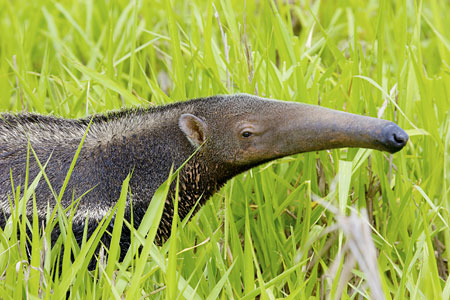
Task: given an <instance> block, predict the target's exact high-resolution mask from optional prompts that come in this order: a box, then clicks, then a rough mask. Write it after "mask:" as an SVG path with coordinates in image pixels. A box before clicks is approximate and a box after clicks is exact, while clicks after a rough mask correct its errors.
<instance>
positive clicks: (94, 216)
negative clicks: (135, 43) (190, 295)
mask: <svg viewBox="0 0 450 300" xmlns="http://www.w3.org/2000/svg"><path fill="white" fill-rule="evenodd" d="M288 103H289V102H283V101H269V100H263V99H261V98H258V97H254V96H250V95H244V94H241V95H233V96H213V97H209V98H203V99H196V100H191V101H187V102H180V103H175V104H169V105H166V106H161V107H154V108H153V107H152V108H137V109H125V110H121V111H118V112H111V113H108V114H106V115H95V116H92V117H87V118H84V119H79V120H69V119H63V118H58V117H53V116H41V115H36V114H19V115H12V114H2V115H1V118H0V226H1V227H2V228H3V227H4V226H5V222H6V220H7V219H8V217H9V216H10V212H11V206H10V200H9V199H11V198H12V196H11V195H12V191H11V180H10V178H11V177H12V178H13V180H14V186H18V185H21V186H22V187H23V184H24V181H25V172H26V165H27V147H28V143H29V144H30V145H31V147H32V148H33V149H34V151H35V152H36V154H37V156H38V158H39V161H40V162H41V163H42V164H45V162H47V160H48V165H47V167H46V169H45V172H46V175H47V176H48V179H49V181H50V182H51V184H52V187H53V189H54V191H56V193H58V192H59V190H60V189H61V187H62V184H63V182H64V179H65V177H66V174H67V172H68V170H69V167H70V164H71V163H72V160H73V158H74V154H75V152H76V150H77V148H78V147H79V145H80V142H81V140H82V137H83V135H84V134H85V133H86V131H87V127H88V125H89V123H90V122H91V125H90V128H89V130H88V133H87V136H86V139H85V141H84V144H83V146H82V148H81V152H80V154H79V157H78V160H77V162H76V165H75V168H74V170H73V172H72V174H71V177H70V180H69V182H68V186H67V188H66V190H65V193H64V195H63V197H62V206H63V207H68V206H70V205H71V203H72V200H73V199H77V198H79V197H81V196H82V198H81V200H80V201H79V204H78V207H77V209H76V212H75V215H74V217H73V225H72V228H73V232H74V234H75V236H76V238H77V240H78V242H79V243H81V238H82V235H83V230H84V227H85V224H84V222H85V220H86V216H87V215H88V214H89V222H90V223H89V226H88V230H89V232H88V234H91V233H92V232H93V230H94V229H95V228H96V225H97V224H98V221H99V220H101V219H102V218H104V217H105V215H106V214H107V212H108V211H109V210H110V209H111V208H112V207H113V206H114V205H115V203H116V201H117V200H118V198H119V195H120V191H121V186H122V183H123V181H124V179H125V178H126V177H127V175H128V174H130V173H132V177H131V180H130V189H131V194H132V197H131V199H132V201H133V203H132V213H133V220H134V226H135V228H137V227H138V225H139V224H140V222H141V220H142V217H143V216H144V213H145V212H146V210H147V208H148V206H149V203H150V200H151V198H152V196H153V194H154V192H155V190H156V189H157V188H158V187H159V186H160V185H161V184H162V183H163V182H164V181H165V180H166V179H167V177H168V175H169V171H170V169H171V167H172V166H173V167H174V168H175V169H176V168H178V167H179V166H181V165H182V164H183V163H184V162H185V161H186V160H187V159H188V158H189V157H190V156H191V155H192V154H193V153H194V152H195V151H196V149H197V148H198V146H199V145H201V144H203V145H202V146H201V147H200V149H199V151H198V152H197V153H196V154H195V155H194V156H193V158H192V159H190V160H189V161H188V163H187V164H186V165H185V167H184V168H183V169H182V171H181V172H180V176H179V187H180V192H179V215H180V218H182V219H183V218H184V217H185V216H186V215H187V214H188V212H189V211H190V210H191V209H192V208H193V207H194V205H195V203H196V202H197V200H198V199H199V198H201V200H200V204H202V203H203V202H204V201H206V200H207V199H208V198H209V197H210V196H211V195H212V194H213V193H215V192H216V191H217V190H218V189H220V187H221V186H222V185H223V184H224V183H225V182H226V181H227V180H229V179H230V178H232V177H233V176H235V175H237V174H239V173H241V172H243V171H245V170H248V169H250V168H252V167H254V166H256V165H259V164H261V163H264V162H266V161H270V160H272V159H276V158H278V157H282V156H285V155H290V154H293V153H299V152H305V151H311V150H320V149H326V148H336V147H340V146H367V147H371V148H374V149H381V150H386V149H387V150H388V151H391V150H392V149H393V148H383V147H384V146H380V145H379V141H376V142H377V143H375V144H374V146H372V144H367V143H369V142H370V143H371V142H372V141H371V140H370V141H369V142H367V141H366V140H367V139H368V138H367V137H366V136H363V135H364V134H365V130H366V129H361V131H362V132H363V134H360V135H358V137H357V138H355V139H353V138H349V137H342V138H341V132H339V131H337V129H335V128H334V127H335V126H332V127H331V129H326V128H325V127H324V126H325V125H323V124H321V123H319V124H318V125H314V126H315V127H313V125H309V124H313V123H314V122H316V119H317V120H320V118H319V117H318V116H316V117H315V119H312V116H313V115H314V114H315V113H310V112H309V111H307V112H305V113H304V114H303V115H302V117H303V118H305V120H307V121H305V124H303V123H299V124H300V125H299V126H300V127H299V129H298V130H303V133H302V134H304V135H305V140H308V141H306V142H305V145H302V147H298V149H297V148H296V149H293V150H292V149H289V150H286V151H284V150H283V147H286V148H289V147H292V144H295V142H296V141H295V142H294V141H290V140H289V134H288V133H289V132H288V131H286V130H287V129H286V130H284V129H283V130H284V131H280V132H277V133H275V134H272V135H268V134H267V130H266V129H264V130H262V129H261V132H260V133H258V132H256V133H255V136H258V137H261V138H264V139H265V141H266V142H264V143H265V144H268V145H269V146H270V148H271V149H270V151H271V152H270V151H269V152H270V153H269V152H267V151H268V150H267V149H263V148H262V147H261V145H259V144H255V143H254V142H248V141H246V140H245V139H246V138H247V135H248V134H249V133H248V132H246V130H247V131H252V130H253V129H255V128H256V129H255V130H256V131H257V130H258V128H260V127H261V126H263V125H264V124H266V123H271V125H273V126H276V127H280V126H284V127H289V128H291V127H292V125H291V123H287V121H286V122H285V121H283V120H285V119H286V118H288V116H289V112H290V111H292V107H291V106H289V105H294V104H292V103H291V104H288ZM295 105H298V104H295ZM295 107H296V106H295ZM301 109H303V108H301ZM307 109H311V108H310V107H309V106H308V108H307ZM314 109H315V108H314ZM329 112H332V111H331V110H327V113H329ZM327 113H326V114H327ZM318 114H319V113H318ZM326 114H325V115H326ZM330 114H331V113H330ZM333 114H334V112H333ZM347 115H350V114H347ZM255 116H256V117H257V118H256V119H258V118H259V119H261V118H263V117H264V118H268V119H267V120H263V121H264V122H265V123H264V122H262V123H261V124H262V125H261V124H259V125H258V124H256V125H254V124H253V125H252V124H250V125H245V124H244V125H242V126H244V127H245V126H247V127H248V128H249V129H245V128H244V129H240V127H236V126H235V124H238V125H239V124H241V123H242V122H244V121H245V122H247V121H248V122H251V121H252V120H253V119H254V118H255ZM332 116H333V117H331V118H328V119H327V122H331V121H330V120H332V118H334V115H332ZM339 116H341V114H340V115H339ZM351 116H352V117H348V116H346V118H350V119H351V120H353V119H352V118H357V117H353V116H354V115H351ZM308 118H309V119H308ZM324 118H326V116H324ZM359 118H364V117H359ZM372 120H374V121H371V122H374V124H375V123H376V126H375V125H374V126H375V127H377V130H378V127H380V126H381V125H380V124H381V122H385V123H386V124H388V123H389V126H396V125H392V123H390V122H387V121H382V120H375V119H372ZM245 122H244V123H245ZM283 122H285V123H283ZM317 122H318V121H317ZM358 122H361V123H364V122H365V119H361V120H359V119H358ZM341 123H345V122H344V121H342V122H341ZM347 123H348V124H347ZM347 123H345V126H347V127H350V126H353V123H354V122H353V121H351V122H347ZM356 123H357V122H356ZM277 124H280V125H277ZM382 125H383V126H384V125H385V124H384V123H382ZM239 126H241V125H239ZM249 126H250V127H249ZM264 126H265V125H264ZM347 127H346V128H345V130H349V129H347ZM236 128H237V129H236ZM352 128H353V127H352ZM396 128H398V127H396ZM396 128H395V130H397V129H396ZM235 129H236V130H243V132H242V135H241V136H240V137H236V135H235V131H236V130H235ZM289 130H294V129H289ZM298 130H297V131H298ZM326 130H328V131H329V132H330V134H334V132H335V131H336V132H337V133H338V134H340V135H339V137H340V139H342V140H343V142H342V143H340V142H339V141H338V142H336V139H330V138H327V137H325V136H324V137H323V138H321V139H320V140H319V138H320V136H321V132H326ZM352 130H353V129H352ZM358 130H359V129H358ZM398 130H400V131H401V129H400V128H398ZM398 130H397V131H398ZM367 131H368V130H367ZM400 131H398V132H400ZM398 132H396V134H397V137H396V138H397V140H398V136H401V132H400V134H399V133H398ZM239 134H240V133H239ZM250 134H252V132H250ZM405 135H406V134H405ZM333 136H334V135H333ZM349 136H350V135H349ZM240 138H242V140H241V139H240ZM401 138H402V139H404V143H406V140H407V135H406V137H405V136H401ZM284 140H286V141H284ZM360 140H361V141H363V140H364V141H363V142H361V143H360ZM245 143H247V144H245ZM404 143H403V145H401V147H403V146H404ZM244 144H245V149H244V148H243V146H242V145H244ZM391 144H392V142H391ZM389 147H393V146H392V145H390V146H389ZM401 147H400V146H399V147H397V148H398V149H397V148H395V149H393V150H392V152H394V151H397V150H399V149H401ZM272 148H273V149H272ZM250 150H251V151H250ZM249 151H250V152H251V153H250V154H249ZM39 172H40V168H39V167H38V164H37V163H36V161H35V159H34V156H33V155H32V154H31V155H30V161H29V178H30V180H29V182H31V181H32V180H33V179H34V178H35V177H36V176H37V175H38V173H39ZM35 194H36V200H37V211H38V215H39V218H40V221H43V220H45V219H46V213H47V209H48V208H47V207H48V206H50V209H53V207H54V204H55V199H54V196H53V195H52V194H51V191H50V189H49V187H48V185H47V183H46V182H45V181H44V179H43V178H41V180H40V182H39V185H38V186H37V188H36V190H35ZM173 195H174V188H173V187H172V188H171V190H170V192H169V197H168V199H167V201H166V204H165V208H164V212H163V216H162V220H161V223H160V226H159V230H158V233H157V237H156V240H157V242H158V243H161V242H162V241H163V240H165V239H166V238H167V237H168V236H169V235H170V227H171V223H172V216H173V204H172V196H173ZM26 211H27V214H28V217H30V216H32V211H33V209H32V201H28V203H27V210H26ZM125 218H126V219H127V220H131V210H130V203H129V201H128V203H127V207H126V212H125ZM113 224H114V222H111V226H110V228H108V230H109V231H110V232H112V226H113ZM57 236H58V231H57V230H55V232H54V233H53V235H52V240H53V241H54V240H55V239H56V238H57ZM103 242H104V243H105V244H106V246H108V244H109V240H108V238H107V237H106V238H103ZM128 246H129V231H128V230H127V228H124V230H123V233H122V240H121V257H123V255H124V254H125V253H126V251H127V249H128Z"/></svg>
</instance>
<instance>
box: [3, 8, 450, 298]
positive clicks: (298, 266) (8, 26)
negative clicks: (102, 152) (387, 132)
mask: <svg viewBox="0 0 450 300" xmlns="http://www.w3.org/2000/svg"><path fill="white" fill-rule="evenodd" d="M448 15H450V3H449V2H448V1H445V0H430V1H423V2H422V1H394V2H391V1H386V0H380V1H303V0H299V1H270V0H269V1H235V0H222V1H203V0H193V1H172V2H170V1H103V0H100V1H93V0H86V1H64V2H62V3H50V2H48V1H42V0H37V1H25V0H14V1H0V30H1V31H0V32H1V35H0V91H2V93H1V95H0V110H1V111H17V112H22V111H33V112H39V113H43V114H55V115H60V116H64V117H70V118H76V117H83V116H86V115H89V114H93V113H99V112H104V111H107V110H112V109H120V108H122V107H124V106H132V105H161V104H165V103H169V102H174V101H182V100H186V99H190V98H196V97H202V96H209V95H214V94H230V93H238V92H245V93H250V94H257V95H260V96H265V97H271V98H276V99H283V100H289V101H299V102H306V103H311V104H320V105H322V106H325V107H330V108H334V109H339V110H345V111H348V112H352V113H358V114H363V115H369V116H373V117H381V118H383V119H388V120H392V121H394V122H396V123H398V124H399V125H400V126H401V127H403V128H405V129H406V130H407V132H408V133H409V134H410V137H411V139H410V142H408V145H407V147H406V148H405V149H404V150H402V151H401V152H399V153H396V154H394V155H390V154H387V153H382V152H377V151H371V150H361V149H343V150H332V151H322V152H319V153H308V154H303V155H297V156H293V157H287V158H283V159H280V160H277V161H275V162H272V163H269V164H266V165H264V166H261V167H259V168H256V169H253V170H251V171H249V172H247V173H245V174H242V175H239V176H238V177H236V178H235V179H233V180H231V181H230V182H229V183H228V184H227V185H226V186H225V187H224V188H223V189H222V190H221V191H220V193H218V194H217V195H215V196H214V197H213V198H212V199H211V200H210V201H208V202H207V203H206V205H205V206H204V207H203V208H202V209H201V210H200V211H199V212H198V213H197V214H196V215H195V216H194V217H192V218H191V220H190V221H189V222H187V220H179V219H177V218H175V220H177V223H175V224H173V229H176V230H173V235H172V237H171V239H170V240H169V241H168V242H167V243H165V244H164V245H163V246H162V247H156V246H154V245H153V238H154V234H155V232H153V231H154V229H152V228H154V227H152V226H151V225H152V220H154V219H156V220H159V216H158V214H157V212H158V211H159V210H158V209H156V210H154V211H153V212H151V213H150V214H151V215H148V216H147V218H146V219H145V221H144V222H143V224H141V228H139V229H138V228H136V229H135V230H133V241H134V244H133V245H134V246H133V247H132V251H130V252H129V254H128V256H127V257H126V258H125V260H124V261H123V262H118V261H117V251H118V247H117V244H113V246H114V245H115V246H114V247H111V249H104V250H103V254H104V256H103V258H102V259H100V260H99V262H98V264H97V267H96V269H95V270H94V271H92V272H89V271H87V264H88V263H89V261H88V260H87V259H86V258H88V257H89V255H93V251H94V248H95V247H94V246H91V245H96V244H97V243H98V241H99V238H97V237H96V236H94V238H93V239H92V240H89V239H88V238H87V237H86V238H85V239H84V241H85V242H84V243H83V245H82V246H81V248H80V247H78V245H76V243H75V239H74V237H73V234H72V233H71V232H70V223H71V222H70V218H71V217H70V214H68V217H67V218H64V216H63V214H57V216H56V217H55V214H52V211H49V222H48V224H47V225H45V226H44V227H43V228H42V224H38V222H37V219H33V220H29V221H26V220H25V219H24V218H21V217H20V215H23V214H24V213H23V209H22V211H21V210H20V209H19V208H23V207H24V206H23V204H20V203H21V201H22V202H25V201H34V197H33V190H34V188H35V183H36V181H35V178H29V179H28V187H27V189H26V190H25V191H24V192H23V193H20V188H19V187H18V186H14V187H13V188H14V190H15V191H16V192H15V197H14V199H11V203H12V204H15V205H16V206H15V207H16V210H15V212H16V213H15V214H14V215H13V218H11V223H10V225H9V226H7V227H6V228H5V229H3V230H2V231H0V232H1V234H0V276H1V277H0V278H1V279H2V280H0V295H2V296H1V297H4V298H15V299H20V298H24V297H27V296H29V297H40V298H53V297H65V295H66V292H67V291H69V293H70V295H71V297H73V298H96V299H98V298H121V297H128V298H130V299H135V298H136V297H144V298H151V299H159V298H168V299H175V298H187V299H207V298H209V299H215V298H221V299H228V298H244V299H253V298H255V297H261V299H275V298H284V297H290V298H291V299H307V298H309V297H313V298H320V297H321V296H322V297H324V296H325V297H330V298H334V297H339V296H342V298H344V299H349V298H361V297H362V298H377V295H378V294H377V292H378V291H376V292H375V291H373V290H374V289H376V287H374V286H373V285H371V284H372V283H373V281H371V280H372V278H373V277H370V276H373V274H371V273H368V272H366V271H365V269H364V267H363V266H362V265H358V264H357V265H354V264H352V259H354V258H355V259H356V256H355V255H357V254H355V252H352V251H350V250H349V245H350V244H351V243H356V245H358V247H363V248H362V249H366V250H367V252H366V253H369V252H370V251H372V250H373V249H372V248H370V243H366V244H367V245H365V244H364V243H363V244H362V245H361V243H359V244H358V242H361V241H362V239H355V238H354V236H353V237H351V236H347V235H346V234H345V232H346V228H345V226H344V225H342V224H344V223H342V222H352V220H353V221H354V222H355V223H350V224H366V225H369V226H370V228H371V230H372V234H371V238H372V240H373V244H374V247H375V248H376V251H375V253H376V255H378V261H377V263H378V270H379V272H377V273H378V274H379V281H380V284H379V288H380V289H381V292H382V294H384V297H385V298H386V299H403V298H412V299H439V298H442V299H449V298H450V281H449V280H448V266H449V265H448V264H449V259H450V257H449V251H448V249H449V247H450V228H449V224H450V215H449V209H450V204H449V199H448V197H449V192H450V185H449V183H450V181H449V178H450V156H449V154H448V153H449V150H450V148H449V142H450V115H449V110H450V33H449V30H448V28H450V19H449V18H448ZM0 134H1V133H0ZM29 155H30V157H31V156H32V155H33V152H32V149H31V148H30V152H29ZM45 163H46V162H41V164H42V165H43V166H45ZM39 176H42V179H41V181H44V179H45V169H44V167H43V172H41V174H40V175H39ZM123 188H124V189H123V193H122V196H121V198H120V199H118V200H119V201H118V204H117V206H116V207H115V208H114V211H116V212H117V214H118V216H120V215H121V214H122V209H123V205H124V203H125V202H124V201H125V199H126V191H127V182H125V183H124V187H123ZM164 188H165V187H164V186H163V187H161V189H160V190H159V194H158V195H156V196H155V197H156V198H157V199H160V202H158V201H154V202H152V204H154V205H155V207H157V206H158V204H161V203H163V202H162V201H163V200H161V199H163V198H164V193H165V192H164ZM2 192H3V191H2ZM59 194H60V191H55V197H57V196H58V195H59ZM61 194H62V193H61ZM158 197H159V198H158ZM75 200H76V199H75ZM326 201H327V202H329V203H331V204H332V205H333V207H334V209H333V208H329V207H328V209H326V208H325V207H326V203H327V202H326ZM178 205H179V206H180V205H183V203H178ZM75 207H76V203H75V204H74V208H75ZM59 209H63V208H59ZM363 209H364V210H363ZM69 211H70V210H69ZM359 211H367V218H365V217H363V216H362V215H359V214H358V212H359ZM351 214H352V215H351ZM350 215H351V217H348V218H345V216H350ZM358 215H359V216H360V217H359V218H358V217H356V216H358ZM339 218H340V219H339ZM355 218H356V219H355ZM366 220H367V221H366ZM109 221H110V219H105V220H104V224H107V223H108V222H109ZM114 222H118V223H117V224H119V225H121V226H129V224H127V221H126V220H124V219H121V218H120V217H119V218H116V219H115V220H114ZM358 222H363V223H358ZM364 222H365V223H364ZM56 223H58V224H59V226H60V227H61V228H63V229H62V235H61V238H60V239H59V240H58V242H57V243H56V244H55V245H54V246H53V247H52V245H50V244H49V240H50V232H51V229H52V228H53V226H55V224H56ZM355 226H356V225H355ZM361 227H363V226H361ZM27 228H28V230H29V231H30V232H33V233H35V234H33V236H32V238H31V239H30V240H29V241H28V243H27V236H26V230H27ZM105 228H106V225H104V226H100V227H99V228H98V230H99V232H101V231H103V230H105ZM364 228H365V227H364ZM114 229H115V230H114V231H113V232H112V234H113V237H112V238H113V239H117V238H118V235H119V234H120V229H118V228H114ZM152 230H153V231H152ZM37 232H40V235H39V234H36V233H37ZM363 233H364V231H363V230H362V231H361V232H359V233H358V234H363ZM138 245H143V247H142V249H141V251H140V252H139V251H137V250H136V249H137V248H138ZM364 246H366V247H368V248H364ZM63 248H64V249H71V252H68V251H66V252H65V251H61V250H62V249H63ZM371 249H372V250H371ZM27 253H29V254H27ZM66 253H67V254H66ZM71 253H73V254H74V255H75V261H73V262H72V260H71V259H70V254H71ZM370 253H371V252H370ZM108 254H109V255H108ZM134 254H136V256H134ZM60 255H61V256H62V259H61V258H60V257H59V256H60ZM368 256H369V255H368ZM369 258H370V257H369ZM369 258H368V259H369ZM60 261H62V263H59V262H60ZM372 262H373V260H372ZM358 263H359V264H361V262H360V261H358ZM105 265H106V266H105ZM60 268H62V272H61V270H60ZM378 298H381V297H379V296H378Z"/></svg>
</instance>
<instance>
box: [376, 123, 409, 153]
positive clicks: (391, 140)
mask: <svg viewBox="0 0 450 300" xmlns="http://www.w3.org/2000/svg"><path fill="white" fill-rule="evenodd" d="M408 139H409V136H408V134H407V133H406V132H405V131H404V130H403V129H401V128H400V127H398V126H397V125H396V124H394V123H389V124H388V125H386V126H385V127H384V128H383V130H382V132H381V142H382V143H383V144H384V146H385V147H386V148H387V150H388V151H389V152H391V153H395V152H397V151H400V150H401V149H402V148H403V147H405V145H406V143H407V142H408Z"/></svg>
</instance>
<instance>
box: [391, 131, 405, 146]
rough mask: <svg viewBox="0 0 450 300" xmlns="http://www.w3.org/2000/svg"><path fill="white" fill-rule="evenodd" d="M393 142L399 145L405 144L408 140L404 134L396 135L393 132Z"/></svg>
mask: <svg viewBox="0 0 450 300" xmlns="http://www.w3.org/2000/svg"><path fill="white" fill-rule="evenodd" d="M394 140H395V141H396V142H397V143H399V144H406V142H407V141H408V138H407V137H406V136H405V135H404V134H398V133H395V132H394Z"/></svg>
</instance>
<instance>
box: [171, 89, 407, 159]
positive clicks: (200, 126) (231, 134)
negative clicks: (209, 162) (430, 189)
mask: <svg viewBox="0 0 450 300" xmlns="http://www.w3.org/2000/svg"><path fill="white" fill-rule="evenodd" d="M178 122H179V127H180V128H181V130H182V131H183V132H184V134H185V135H186V137H187V138H188V140H189V141H190V142H191V144H193V145H194V146H196V147H198V146H200V145H202V144H204V146H203V147H204V148H205V149H204V151H206V152H210V153H211V154H212V155H214V156H215V159H217V160H219V161H220V162H219V163H230V164H232V165H243V166H244V165H248V166H254V165H257V164H259V163H262V162H266V161H270V160H273V159H276V158H279V157H283V156H287V155H291V154H296V153H303V152H309V151H318V150H324V149H333V148H341V147H361V148H370V149H376V150H382V151H387V152H390V153H395V152H397V151H399V150H400V149H402V148H403V147H404V146H405V145H406V143H407V141H408V135H407V134H406V132H405V131H403V130H402V129H401V128H400V127H398V126H397V125H396V124H394V123H392V122H390V121H385V120H381V119H376V118H371V117H364V116H359V115H354V114H350V113H345V112H341V111H335V110H331V109H327V108H323V107H320V106H314V105H307V104H301V103H294V102H286V101H277V100H268V99H262V98H259V97H255V96H250V95H245V94H240V95H233V96H222V97H215V101H205V102H204V103H202V105H196V106H195V108H194V109H193V110H192V112H190V113H182V114H181V115H180V117H179V120H178Z"/></svg>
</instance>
